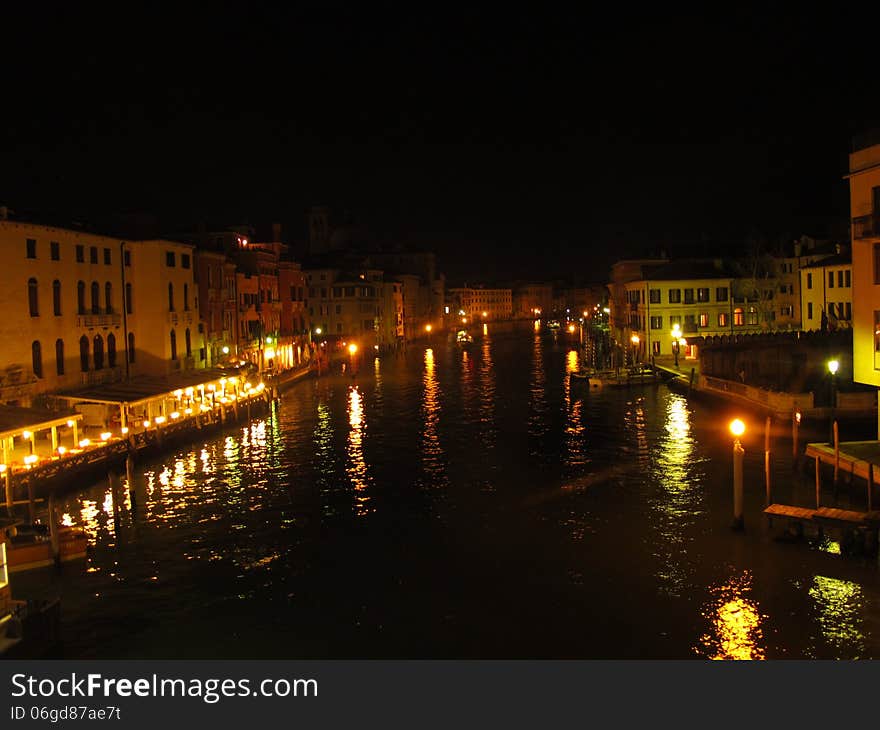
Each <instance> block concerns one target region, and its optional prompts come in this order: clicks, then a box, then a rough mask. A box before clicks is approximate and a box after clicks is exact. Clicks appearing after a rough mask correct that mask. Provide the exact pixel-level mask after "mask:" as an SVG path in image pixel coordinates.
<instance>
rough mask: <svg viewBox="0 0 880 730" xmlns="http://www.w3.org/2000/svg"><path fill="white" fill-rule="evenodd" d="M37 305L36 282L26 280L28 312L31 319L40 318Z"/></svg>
mask: <svg viewBox="0 0 880 730" xmlns="http://www.w3.org/2000/svg"><path fill="white" fill-rule="evenodd" d="M39 304H40V302H39V296H38V292H37V280H36V279H28V310H30V313H31V317H39V316H40V307H39Z"/></svg>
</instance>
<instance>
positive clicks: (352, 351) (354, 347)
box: [348, 342, 358, 355]
mask: <svg viewBox="0 0 880 730" xmlns="http://www.w3.org/2000/svg"><path fill="white" fill-rule="evenodd" d="M357 351H358V346H357V345H356V344H354V342H352V343H351V344H350V345H349V346H348V352H349V354H351V355H354V354H355V353H356V352H357Z"/></svg>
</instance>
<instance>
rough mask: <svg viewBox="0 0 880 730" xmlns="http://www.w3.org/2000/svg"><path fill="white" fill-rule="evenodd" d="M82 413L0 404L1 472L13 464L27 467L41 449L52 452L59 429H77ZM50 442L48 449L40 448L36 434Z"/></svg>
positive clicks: (57, 442)
mask: <svg viewBox="0 0 880 730" xmlns="http://www.w3.org/2000/svg"><path fill="white" fill-rule="evenodd" d="M80 420H82V414H81V413H76V412H74V411H70V412H61V413H59V412H55V411H45V410H42V409H39V408H20V407H18V406H7V405H0V443H2V447H3V463H2V464H0V467H2V468H0V471H3V472H5V471H6V470H7V469H8V468H9V467H11V466H13V465H19V466H20V465H24V466H26V467H30V466H31V465H32V464H35V463H36V462H37V461H39V459H40V457H41V453H42V452H44V451H46V452H47V455H48V454H49V453H51V454H54V453H55V452H56V451H57V449H58V446H59V442H60V435H61V434H60V433H59V429H69V430H73V431H74V432H75V431H76V429H77V425H78V423H79V421H80ZM41 434H42V435H43V436H44V437H46V438H47V441H49V442H50V443H51V445H52V448H51V452H48V450H46V449H40V447H39V445H38V442H37V440H38V439H39V438H40V435H41Z"/></svg>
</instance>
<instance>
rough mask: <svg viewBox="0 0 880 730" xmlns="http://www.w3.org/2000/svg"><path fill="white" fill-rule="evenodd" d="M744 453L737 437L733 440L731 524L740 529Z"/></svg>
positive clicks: (741, 522) (743, 524) (741, 527)
mask: <svg viewBox="0 0 880 730" xmlns="http://www.w3.org/2000/svg"><path fill="white" fill-rule="evenodd" d="M745 453H746V451H745V449H744V448H743V447H742V444H741V443H740V441H739V439H736V440H735V441H734V442H733V524H732V525H731V526H732V527H733V529H734V530H742V529H743V527H744V526H745V522H744V520H743V455H744V454H745Z"/></svg>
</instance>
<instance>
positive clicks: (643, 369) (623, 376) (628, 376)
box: [588, 365, 657, 388]
mask: <svg viewBox="0 0 880 730" xmlns="http://www.w3.org/2000/svg"><path fill="white" fill-rule="evenodd" d="M588 379H589V382H590V387H591V388H628V387H631V386H635V385H652V384H654V383H656V382H657V371H656V370H654V368H652V367H651V366H650V365H637V366H636V367H632V368H627V369H616V370H599V371H595V372H593V373H591V374H590V375H589V376H588Z"/></svg>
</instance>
